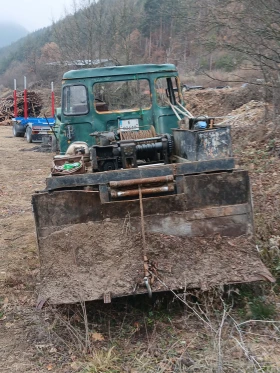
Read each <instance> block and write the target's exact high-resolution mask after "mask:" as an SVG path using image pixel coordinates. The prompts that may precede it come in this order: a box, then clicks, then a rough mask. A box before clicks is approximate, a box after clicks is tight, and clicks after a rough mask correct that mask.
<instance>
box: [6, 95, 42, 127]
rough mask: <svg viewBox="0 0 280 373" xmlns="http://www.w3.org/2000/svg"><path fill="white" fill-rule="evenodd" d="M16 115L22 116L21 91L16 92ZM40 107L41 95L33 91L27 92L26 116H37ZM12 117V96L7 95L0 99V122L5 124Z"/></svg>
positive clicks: (22, 101)
mask: <svg viewBox="0 0 280 373" xmlns="http://www.w3.org/2000/svg"><path fill="white" fill-rule="evenodd" d="M17 109H18V110H17V111H18V117H23V116H24V99H23V92H18V93H17ZM41 109H42V97H41V95H40V94H39V93H37V92H35V91H28V92H27V116H28V117H37V116H39V114H40V112H41ZM13 117H14V98H13V96H8V97H6V98H3V99H0V124H1V123H2V124H6V123H7V122H9V121H10V120H11V119H12V118H13Z"/></svg>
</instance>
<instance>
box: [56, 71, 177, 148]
mask: <svg viewBox="0 0 280 373" xmlns="http://www.w3.org/2000/svg"><path fill="white" fill-rule="evenodd" d="M159 78H163V79H161V82H166V79H171V78H173V83H172V84H173V87H174V85H175V84H176V79H178V72H177V69H176V67H175V66H174V65H171V64H164V65H154V64H150V65H131V66H115V67H104V68H96V69H82V70H74V71H69V72H66V73H65V74H64V76H63V81H62V110H61V114H60V115H59V118H60V120H57V129H56V131H57V134H58V138H59V143H60V149H61V154H64V153H65V152H66V150H67V148H68V146H69V145H70V143H72V142H74V141H85V142H86V143H87V144H88V145H89V146H92V145H94V143H95V138H94V137H93V136H90V134H91V133H92V132H103V131H116V130H117V129H118V122H119V120H126V119H138V121H139V125H140V129H148V128H149V127H150V126H151V125H153V126H154V127H155V129H156V132H157V133H171V129H172V128H176V127H177V118H176V116H175V115H174V113H173V111H172V109H171V108H170V106H168V105H167V104H166V105H165V106H162V105H161V104H160V103H159V100H158V99H157V95H158V92H159V89H158V86H157V87H156V86H155V82H156V81H157V79H159ZM120 82H121V83H120ZM125 82H127V83H125ZM135 82H136V83H135ZM177 82H178V84H177V85H178V86H180V84H179V81H178V80H177ZM96 83H99V86H98V87H101V88H102V87H103V86H104V87H105V89H106V90H107V92H108V94H109V93H110V92H109V89H108V87H109V88H110V87H111V88H112V91H113V92H111V93H112V95H114V94H115V95H116V96H117V95H118V91H122V94H123V97H125V98H126V99H128V100H129V99H130V97H131V100H132V101H133V99H135V97H137V96H136V95H137V94H138V93H139V95H140V94H141V95H142V98H143V97H144V96H143V95H144V94H146V101H147V100H148V99H149V100H150V101H151V102H150V104H149V105H146V106H145V105H144V107H142V106H141V105H142V104H141V97H140V96H139V98H140V99H139V101H137V100H136V104H135V106H136V107H135V109H131V108H127V107H124V108H122V109H121V110H115V109H114V110H110V111H108V109H107V111H104V112H101V111H97V110H98V109H96V107H95V105H96V103H97V102H98V101H96V99H98V97H95V96H94V89H93V87H94V84H96ZM137 84H139V87H141V84H142V85H143V86H145V87H148V92H147V90H146V91H145V90H143V88H142V91H141V88H139V89H138V91H139V92H138V91H137V92H138V93H135V97H134V96H133V95H130V93H131V92H134V91H129V89H128V91H127V92H126V91H125V89H124V87H126V85H127V86H130V85H131V86H132V87H134V86H136V85H137ZM72 86H84V87H85V89H84V88H80V87H78V88H77V87H76V88H72ZM67 87H70V88H67ZM95 87H97V85H96V86H95ZM116 87H117V88H116ZM79 89H80V90H81V95H79V94H77V92H79ZM178 90H179V92H180V88H178ZM149 91H150V92H149ZM63 92H64V93H63ZM67 92H68V93H67ZM69 92H74V93H75V95H76V96H75V97H76V98H75V99H73V98H72V96H71V94H72V93H69ZM85 92H86V95H85ZM143 92H144V93H143ZM160 92H161V94H162V95H165V89H161V90H160ZM74 93H73V94H74ZM111 93H110V94H111ZM126 93H127V94H126ZM149 93H150V94H151V98H150V96H149ZM107 97H109V95H107ZM127 97H128V98H127ZM180 97H182V96H181V94H180ZM166 98H167V97H166ZM75 100H76V101H75ZM102 101H104V102H106V99H102ZM73 103H74V104H73ZM107 104H108V102H106V105H107ZM118 104H119V105H120V107H121V104H122V102H121V101H120V102H118ZM110 105H111V103H110ZM110 105H109V104H108V107H109V106H110ZM111 106H112V105H111ZM124 106H125V105H124ZM73 108H74V109H73ZM79 110H80V112H82V113H83V114H80V113H79ZM99 110H100V109H99ZM58 111H59V110H58ZM58 111H57V112H58ZM70 129H71V131H70ZM70 133H71V135H70V136H69V134H70ZM69 138H70V139H69Z"/></svg>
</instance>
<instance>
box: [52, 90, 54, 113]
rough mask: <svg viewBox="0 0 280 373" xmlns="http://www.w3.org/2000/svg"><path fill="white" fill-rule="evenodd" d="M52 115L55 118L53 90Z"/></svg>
mask: <svg viewBox="0 0 280 373" xmlns="http://www.w3.org/2000/svg"><path fill="white" fill-rule="evenodd" d="M52 117H53V118H54V92H53V91H52Z"/></svg>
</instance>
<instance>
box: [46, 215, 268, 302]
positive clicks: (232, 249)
mask: <svg viewBox="0 0 280 373" xmlns="http://www.w3.org/2000/svg"><path fill="white" fill-rule="evenodd" d="M146 241H147V242H146V250H145V251H144V250H143V244H142V237H141V234H140V233H139V232H137V231H133V230H132V229H131V226H129V225H127V224H126V223H125V222H123V221H105V222H98V223H97V222H95V223H93V222H89V223H85V224H76V225H73V226H69V227H66V228H63V229H61V230H58V231H55V232H54V233H52V234H50V235H49V236H47V237H45V238H41V239H40V259H41V266H42V272H41V285H40V299H43V300H48V301H49V302H51V303H71V302H75V301H80V300H91V299H100V298H101V299H102V298H103V295H104V294H105V293H109V292H110V294H111V296H112V297H116V296H124V295H129V294H132V293H133V291H134V289H135V288H136V287H137V284H138V285H139V286H138V289H137V291H136V293H137V292H143V291H146V289H145V287H144V286H143V277H144V269H143V255H144V252H146V254H147V257H148V260H149V261H150V262H154V263H155V265H156V268H157V273H156V276H155V277H157V278H156V280H155V282H154V284H153V286H152V290H153V291H161V290H166V289H167V288H170V289H184V288H202V289H203V290H206V289H209V288H210V287H212V286H216V285H220V284H229V283H239V282H250V281H256V280H273V278H272V277H271V275H270V273H269V271H268V270H267V269H266V267H265V266H264V265H263V263H262V262H261V260H260V258H259V255H258V252H257V250H256V248H255V245H254V243H253V242H251V241H250V240H249V239H248V238H247V237H244V236H242V237H234V238H233V237H230V238H229V237H221V236H219V235H215V236H213V237H191V238H190V237H178V236H171V235H164V234H158V233H149V234H146ZM163 283H164V284H165V285H163Z"/></svg>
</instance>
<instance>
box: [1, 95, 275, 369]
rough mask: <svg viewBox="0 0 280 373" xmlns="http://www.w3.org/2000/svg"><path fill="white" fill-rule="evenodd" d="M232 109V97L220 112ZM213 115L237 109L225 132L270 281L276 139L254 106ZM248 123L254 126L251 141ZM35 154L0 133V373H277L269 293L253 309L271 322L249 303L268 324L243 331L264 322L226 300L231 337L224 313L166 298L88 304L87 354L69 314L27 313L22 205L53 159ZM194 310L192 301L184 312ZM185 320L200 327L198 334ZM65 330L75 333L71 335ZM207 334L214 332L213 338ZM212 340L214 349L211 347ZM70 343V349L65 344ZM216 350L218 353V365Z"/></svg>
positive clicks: (32, 289)
mask: <svg viewBox="0 0 280 373" xmlns="http://www.w3.org/2000/svg"><path fill="white" fill-rule="evenodd" d="M206 94H207V95H208V93H202V96H200V98H199V96H198V93H195V94H194V95H195V100H197V101H196V102H197V107H198V106H199V105H200V106H199V107H200V108H202V109H203V108H205V107H206V106H205V105H206V104H205V102H206V101H205V100H206V98H205V95H206ZM218 94H219V95H221V94H222V93H218ZM253 99H255V98H253ZM231 100H232V97H231V98H229V99H228V102H231ZM248 102H249V101H248ZM214 105H216V107H214ZM241 106H242V104H241V105H240V107H241ZM219 107H220V105H219V104H218V103H216V102H214V101H213V112H211V113H209V114H210V115H211V114H217V115H225V114H228V113H229V112H231V110H233V109H236V111H235V112H232V113H231V116H232V117H234V118H233V119H232V121H233V123H232V124H233V127H236V130H233V135H234V141H235V154H236V155H237V157H238V165H239V166H240V167H244V168H247V169H249V170H250V173H251V178H252V189H253V196H254V208H255V223H256V233H257V240H258V241H257V243H258V248H259V250H260V251H261V252H262V253H264V259H265V260H266V263H267V264H268V265H271V269H272V271H273V275H274V276H276V278H277V279H278V281H279V272H280V269H279V268H280V266H279V264H280V263H279V248H280V238H279V237H280V224H279V222H280V213H279V211H280V200H279V186H280V158H279V154H278V152H279V149H280V148H279V146H278V145H279V138H280V137H279V136H278V137H275V136H274V135H273V134H274V132H273V131H274V130H273V128H272V127H271V128H270V127H269V128H266V130H265V132H266V133H265V134H264V133H263V130H262V129H260V128H259V126H260V125H261V124H262V122H263V115H264V110H265V106H264V104H262V103H260V102H259V101H255V103H247V104H246V105H245V106H244V107H243V108H241V109H240V107H239V106H237V107H231V108H229V110H228V111H223V112H222V111H221V112H220V111H219V110H218V108H219ZM199 111H200V110H199ZM237 116H239V117H238V118H239V120H240V123H241V122H242V123H243V124H244V123H245V124H244V126H243V127H242V128H240V127H239V126H238V122H237ZM252 122H254V123H255V125H256V127H255V128H254V131H252V130H251V125H252ZM236 123H237V124H236ZM252 132H253V134H252ZM35 146H36V144H28V143H27V142H26V140H25V139H23V138H13V137H12V129H11V127H9V126H0V154H1V171H0V258H1V261H0V372H1V373H2V372H3V373H4V372H7V373H8V372H19V373H25V372H37V373H43V372H49V371H51V372H57V373H72V372H80V373H86V372H89V373H90V372H92V373H114V372H115V373H116V372H117V373H118V372H120V373H125V372H127V373H144V372H145V373H149V372H151V373H156V372H158V373H159V372H179V373H180V372H202V373H210V372H213V371H216V368H215V367H216V366H217V364H218V362H217V361H219V359H220V358H223V361H224V372H226V373H239V372H240V373H243V372H246V373H250V372H252V373H253V372H255V371H259V372H263V371H266V372H270V373H277V372H279V371H280V360H279V356H280V348H279V340H280V331H279V320H280V297H279V289H278V288H277V285H273V286H268V288H265V290H264V292H262V293H261V294H259V293H258V294H257V299H258V300H259V299H260V302H261V303H260V304H261V305H262V304H263V303H264V302H268V304H270V305H271V310H272V311H273V312H272V311H271V314H270V313H269V310H270V308H267V309H263V308H261V305H260V304H259V303H257V304H258V305H259V306H258V307H259V308H260V309H261V310H262V312H264V310H266V312H268V316H267V317H266V318H267V319H268V321H264V322H255V321H253V322H251V321H250V320H251V319H258V318H263V313H261V314H260V313H256V309H254V308H252V304H253V305H256V303H254V302H255V301H254V299H255V298H254V299H253V300H252V299H251V298H250V295H248V293H246V292H244V293H242V290H238V289H231V290H230V291H232V292H239V294H238V295H237V296H238V297H240V296H241V295H242V294H243V295H242V302H241V303H242V304H243V308H239V309H238V310H235V311H233V314H234V317H236V320H238V322H239V323H242V322H248V324H246V327H245V328H243V329H242V330H241V328H239V329H237V328H236V329H235V333H234V332H233V329H232V328H233V326H234V325H235V324H234V325H233V323H232V319H230V321H228V322H223V320H224V319H223V315H224V311H223V309H221V308H219V307H216V305H215V304H213V303H211V304H210V306H209V303H207V305H206V306H205V307H204V308H203V301H202V303H201V306H200V307H201V308H202V309H199V307H198V308H196V306H193V307H194V308H193V309H192V312H190V313H187V312H186V310H185V309H182V307H180V306H179V307H178V306H176V307H175V305H174V304H175V303H174V299H173V298H172V299H171V300H170V301H169V302H167V303H164V302H165V299H166V298H165V297H162V298H159V300H156V301H155V302H154V303H153V305H151V304H149V303H146V298H145V299H144V298H139V299H140V300H139V301H138V303H140V305H139V304H138V305H137V306H136V305H135V304H134V302H137V300H134V301H127V300H125V301H124V300H122V301H121V302H120V304H118V305H117V306H116V305H115V306H114V305H112V306H108V305H105V306H106V308H104V306H103V305H96V304H95V305H93V306H91V308H88V310H89V311H88V312H89V313H88V319H89V321H88V322H89V324H88V327H89V331H88V332H89V334H88V335H87V336H88V337H89V338H90V345H91V353H90V354H88V351H87V349H86V347H87V344H82V347H81V346H80V342H79V343H78V342H77V340H79V341H80V339H79V338H80V337H79V336H80V334H78V331H77V330H79V332H80V331H81V330H82V331H83V330H84V329H83V328H82V326H81V325H83V322H84V319H83V320H81V319H82V317H81V314H82V312H80V311H79V312H78V311H77V309H76V308H73V309H66V310H65V309H63V308H62V309H52V308H49V307H47V308H44V309H43V310H41V311H38V310H36V300H37V290H36V289H37V285H38V282H39V269H38V268H39V263H38V254H37V246H36V237H35V228H34V222H33V216H32V207H31V195H32V193H33V192H34V191H35V190H42V189H43V188H44V185H45V177H46V176H47V175H48V173H49V170H50V165H51V159H52V154H49V153H42V152H37V151H32V149H33V148H34V147H35ZM275 253H276V254H275ZM278 267H279V268H278ZM277 268H278V269H277ZM257 291H258V292H259V290H257ZM240 292H241V293H242V294H241V295H240ZM218 299H219V297H218ZM238 299H239V301H240V298H238ZM193 302H194V299H193V295H191V298H190V303H189V304H191V305H193V304H194V303H193ZM213 302H214V301H213ZM89 307H90V306H89ZM267 307H268V306H267ZM209 308H210V309H209ZM259 308H257V311H260V310H259ZM211 309H212V311H213V312H212V313H211ZM207 310H208V311H209V314H211V316H209V314H208V313H207V312H208V311H207ZM194 311H196V312H198V313H199V314H200V315H202V317H203V318H204V319H205V320H207V323H206V326H207V328H206V327H205V322H202V321H201V320H200V319H197V318H196V316H195V315H196V314H195V312H194ZM70 322H71V323H72V322H73V324H70ZM73 325H78V329H75V328H74V326H73ZM209 325H210V329H209ZM211 325H213V327H214V329H215V331H216V332H215V333H214V336H213V330H214V329H213V330H212V329H211ZM221 325H222V326H223V325H224V326H223V328H222V327H221ZM61 330H62V331H61ZM219 331H220V334H219ZM240 333H242V341H243V342H242V343H243V344H242V343H241V342H240V344H241V345H240V344H238V343H237V342H236V340H235V339H234V338H236V339H238V338H239V337H240ZM69 335H70V336H72V337H69ZM219 335H220V336H221V338H223V340H222V343H218V342H219ZM73 336H74V337H73ZM64 337H65V338H64ZM71 338H72V339H75V341H76V342H75V343H72V342H73V341H72V339H71ZM239 340H240V339H238V341H239ZM212 342H213V343H212ZM220 342H221V341H220ZM219 346H220V347H221V348H222V349H224V352H223V354H222V355H221V353H220V349H219ZM217 356H218V357H217Z"/></svg>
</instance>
